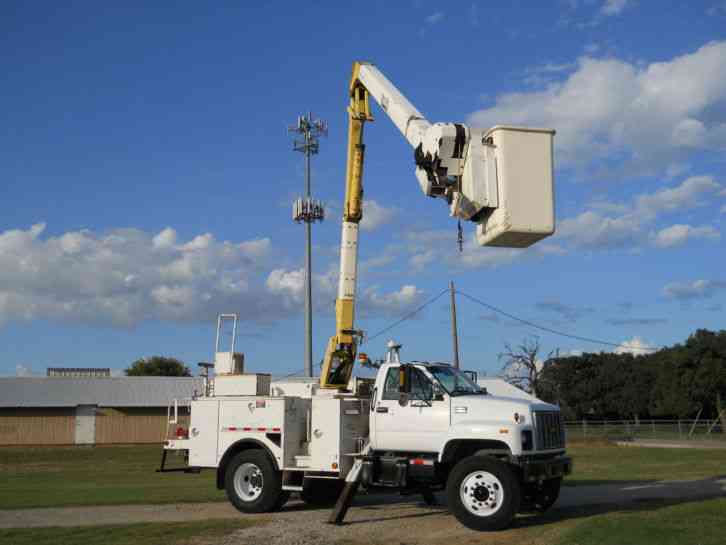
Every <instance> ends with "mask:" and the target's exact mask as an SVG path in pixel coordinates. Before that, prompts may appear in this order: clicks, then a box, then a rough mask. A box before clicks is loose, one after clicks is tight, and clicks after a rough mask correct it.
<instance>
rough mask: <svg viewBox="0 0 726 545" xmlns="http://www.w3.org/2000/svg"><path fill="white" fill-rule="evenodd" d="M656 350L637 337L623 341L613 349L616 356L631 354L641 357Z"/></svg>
mask: <svg viewBox="0 0 726 545" xmlns="http://www.w3.org/2000/svg"><path fill="white" fill-rule="evenodd" d="M655 350H657V348H656V347H654V346H652V345H651V344H649V343H647V342H646V341H644V340H643V339H641V338H640V337H638V336H635V337H633V338H632V339H630V340H628V341H623V342H622V343H621V344H620V346H618V347H617V348H616V349H615V353H616V354H632V355H633V356H643V355H645V354H648V353H650V352H654V351H655Z"/></svg>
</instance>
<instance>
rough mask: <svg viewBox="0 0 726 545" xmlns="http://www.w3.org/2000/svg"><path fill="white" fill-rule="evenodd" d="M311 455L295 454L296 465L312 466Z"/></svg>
mask: <svg viewBox="0 0 726 545" xmlns="http://www.w3.org/2000/svg"><path fill="white" fill-rule="evenodd" d="M310 461H311V460H310V456H295V465H296V466H297V467H310Z"/></svg>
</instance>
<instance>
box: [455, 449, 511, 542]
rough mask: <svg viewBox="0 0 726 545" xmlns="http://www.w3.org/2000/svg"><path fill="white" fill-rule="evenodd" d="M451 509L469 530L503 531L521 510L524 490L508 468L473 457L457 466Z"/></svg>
mask: <svg viewBox="0 0 726 545" xmlns="http://www.w3.org/2000/svg"><path fill="white" fill-rule="evenodd" d="M446 497H447V500H448V503H449V509H451V511H452V512H453V513H454V516H455V517H456V518H457V520H458V521H459V522H461V523H462V524H463V525H464V526H466V527H467V528H471V529H472V530H480V531H483V530H501V529H503V528H506V527H507V526H509V524H510V523H511V522H512V519H513V518H514V516H515V514H516V513H517V510H518V509H519V502H520V487H519V482H518V481H517V479H516V478H515V476H514V474H513V473H512V470H511V469H510V468H509V466H507V465H506V464H504V463H502V462H500V461H499V460H496V459H494V458H490V457H488V456H470V457H468V458H464V459H463V460H461V461H460V462H459V463H458V464H456V465H455V466H454V468H453V469H452V470H451V473H450V474H449V478H448V480H447V482H446Z"/></svg>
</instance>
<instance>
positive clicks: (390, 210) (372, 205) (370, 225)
mask: <svg viewBox="0 0 726 545" xmlns="http://www.w3.org/2000/svg"><path fill="white" fill-rule="evenodd" d="M397 212H398V209H397V208H395V207H386V206H383V205H382V204H378V203H377V202H376V201H374V200H365V201H363V219H362V220H361V222H360V228H361V229H363V230H364V231H373V230H375V229H378V228H379V227H380V226H382V225H385V224H386V223H389V222H391V221H392V220H393V218H394V217H395V216H396V214H397Z"/></svg>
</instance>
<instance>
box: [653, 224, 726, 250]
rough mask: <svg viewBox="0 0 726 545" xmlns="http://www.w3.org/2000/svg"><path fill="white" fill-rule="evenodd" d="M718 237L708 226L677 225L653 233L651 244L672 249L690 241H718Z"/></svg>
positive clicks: (719, 235)
mask: <svg viewBox="0 0 726 545" xmlns="http://www.w3.org/2000/svg"><path fill="white" fill-rule="evenodd" d="M720 237H721V234H720V233H719V232H718V231H717V230H716V229H714V228H713V227H711V226H710V225H704V226H701V227H692V226H691V225H683V224H680V223H678V224H675V225H671V226H670V227H666V228H665V229H661V230H660V231H658V232H657V233H655V234H654V235H653V244H655V245H656V246H657V247H658V248H672V247H674V246H682V245H683V244H685V243H686V242H687V241H688V240H691V239H697V238H702V239H712V240H718V239H719V238H720Z"/></svg>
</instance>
